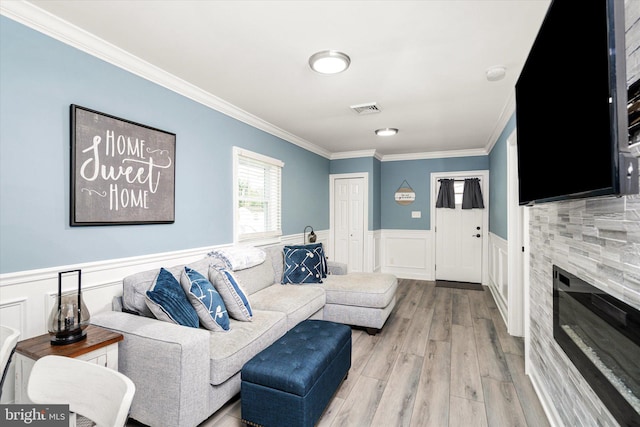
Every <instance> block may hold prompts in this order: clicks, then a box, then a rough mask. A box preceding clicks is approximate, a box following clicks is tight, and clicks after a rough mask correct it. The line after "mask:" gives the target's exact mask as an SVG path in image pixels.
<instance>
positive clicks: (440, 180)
mask: <svg viewBox="0 0 640 427" xmlns="http://www.w3.org/2000/svg"><path fill="white" fill-rule="evenodd" d="M444 179H447V180H450V181H456V182H464V181H466V179H474V178H466V179H450V178H444ZM475 179H477V180H478V181H480V178H475ZM442 181H443V180H442V179H439V180H438V182H442Z"/></svg>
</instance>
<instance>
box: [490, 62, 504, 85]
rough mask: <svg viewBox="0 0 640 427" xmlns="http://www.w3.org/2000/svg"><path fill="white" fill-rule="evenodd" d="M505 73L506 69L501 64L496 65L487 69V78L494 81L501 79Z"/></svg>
mask: <svg viewBox="0 0 640 427" xmlns="http://www.w3.org/2000/svg"><path fill="white" fill-rule="evenodd" d="M506 73H507V69H506V68H505V67H503V66H502V65H496V66H495V67H491V68H489V69H488V70H487V80H489V81H490V82H496V81H498V80H502V79H503V78H504V76H505V74H506Z"/></svg>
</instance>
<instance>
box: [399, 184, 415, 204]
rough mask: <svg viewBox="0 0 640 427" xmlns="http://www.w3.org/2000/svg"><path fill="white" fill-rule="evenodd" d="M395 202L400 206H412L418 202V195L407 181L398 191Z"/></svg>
mask: <svg viewBox="0 0 640 427" xmlns="http://www.w3.org/2000/svg"><path fill="white" fill-rule="evenodd" d="M395 200H396V203H397V204H399V205H410V204H411V203H413V202H414V201H415V200H416V193H415V191H413V188H411V186H410V185H409V183H408V182H407V180H406V179H405V180H404V181H402V184H400V188H398V189H397V190H396V194H395Z"/></svg>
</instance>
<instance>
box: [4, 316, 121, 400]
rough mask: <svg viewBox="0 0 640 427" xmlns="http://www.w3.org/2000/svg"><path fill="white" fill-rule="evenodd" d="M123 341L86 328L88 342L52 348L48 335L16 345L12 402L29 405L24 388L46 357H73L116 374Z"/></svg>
mask: <svg viewBox="0 0 640 427" xmlns="http://www.w3.org/2000/svg"><path fill="white" fill-rule="evenodd" d="M123 339H124V337H123V336H122V334H118V333H116V332H112V331H110V330H108V329H104V328H101V327H99V326H95V325H89V326H88V327H87V338H85V339H84V340H82V341H79V342H76V343H73V344H66V345H51V337H50V335H49V334H43V335H39V336H37V337H33V338H29V339H26V340H23V341H20V342H18V345H17V346H16V353H15V355H16V376H15V378H16V383H15V402H16V403H22V404H26V403H32V402H31V401H29V398H28V397H27V384H28V383H29V375H30V374H31V370H32V369H33V365H34V364H35V363H36V360H38V359H40V358H41V357H44V356H49V355H56V356H67V357H73V358H76V359H81V360H86V361H88V362H92V363H97V364H99V365H102V366H106V367H107V368H111V369H115V370H116V371H117V370H118V342H120V341H122V340H123Z"/></svg>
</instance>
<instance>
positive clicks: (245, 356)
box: [209, 285, 287, 385]
mask: <svg viewBox="0 0 640 427" xmlns="http://www.w3.org/2000/svg"><path fill="white" fill-rule="evenodd" d="M278 286H280V285H278ZM230 323H231V327H230V328H229V332H226V333H224V334H211V338H210V340H209V343H210V345H209V351H210V353H211V366H210V380H209V381H210V383H211V384H213V385H218V384H222V383H223V382H225V381H226V380H228V379H229V378H231V377H232V376H234V375H236V374H238V373H239V372H240V370H241V369H242V367H243V366H244V364H245V363H247V362H248V361H249V360H250V359H251V358H252V357H253V356H255V355H256V354H258V353H259V352H261V351H262V350H264V349H265V348H267V347H269V346H270V345H271V344H272V343H274V342H275V341H276V340H277V339H278V338H280V337H281V336H283V335H284V334H285V332H287V318H286V316H285V315H284V313H280V312H277V311H263V310H258V309H254V310H253V320H252V321H251V322H239V321H237V320H234V319H231V320H230Z"/></svg>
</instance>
